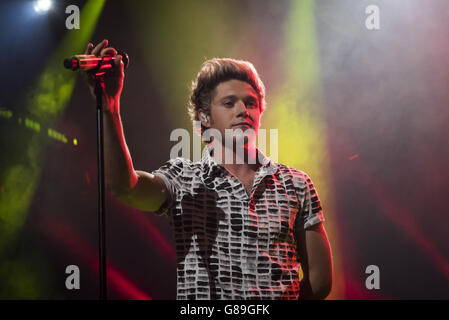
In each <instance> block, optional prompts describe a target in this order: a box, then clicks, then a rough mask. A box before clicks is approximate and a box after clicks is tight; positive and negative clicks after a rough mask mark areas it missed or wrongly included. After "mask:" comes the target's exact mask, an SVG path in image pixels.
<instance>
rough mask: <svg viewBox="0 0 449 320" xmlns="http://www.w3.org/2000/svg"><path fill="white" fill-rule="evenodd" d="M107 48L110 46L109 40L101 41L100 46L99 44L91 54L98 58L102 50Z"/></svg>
mask: <svg viewBox="0 0 449 320" xmlns="http://www.w3.org/2000/svg"><path fill="white" fill-rule="evenodd" d="M107 46H108V40H106V39H105V40H103V41H101V42H100V43H99V44H97V46H96V47H95V48H94V49H93V50H92V52H91V54H93V55H95V56H98V54H99V53H100V51H101V49H103V48H106V47H107Z"/></svg>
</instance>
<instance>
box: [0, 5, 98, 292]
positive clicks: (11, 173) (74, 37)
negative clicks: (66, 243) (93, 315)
mask: <svg viewBox="0 0 449 320" xmlns="http://www.w3.org/2000/svg"><path fill="white" fill-rule="evenodd" d="M104 3H105V0H90V1H88V2H87V3H86V5H85V6H84V7H83V9H82V11H81V15H80V21H82V25H81V28H80V29H79V30H68V31H67V35H66V36H65V37H64V39H63V41H62V43H61V44H60V45H59V47H58V49H57V50H56V51H55V53H54V54H53V55H52V56H51V57H50V59H49V60H48V63H47V67H46V68H45V70H44V72H43V73H42V75H41V76H40V77H39V79H38V81H37V84H36V85H35V87H34V89H32V91H31V92H30V93H29V95H28V99H27V112H28V113H29V114H31V115H32V116H33V118H36V119H37V121H39V122H40V123H41V124H44V125H45V126H48V127H53V124H55V123H56V121H57V120H58V118H59V117H60V116H61V115H62V113H63V111H64V110H65V107H66V105H67V103H68V101H69V99H70V96H71V94H72V91H73V88H74V86H75V81H76V74H75V73H71V72H68V71H67V70H65V69H64V68H63V66H62V61H63V60H64V58H66V57H68V56H71V55H72V54H73V53H76V52H82V51H84V47H85V46H86V44H87V43H88V41H89V39H90V37H91V36H92V34H93V31H94V29H95V25H96V23H97V21H98V18H99V16H100V13H101V11H102V8H103V5H104ZM46 143H47V139H45V138H44V137H43V136H42V135H33V136H31V137H30V138H29V139H28V140H26V141H25V142H24V145H22V146H21V150H23V151H22V153H21V154H20V155H19V159H16V158H10V159H8V158H7V157H5V156H3V157H5V158H4V159H3V160H4V161H5V162H6V163H7V164H6V165H5V167H4V168H5V170H4V172H3V174H2V176H1V183H0V184H1V185H2V186H3V187H4V190H5V192H2V193H1V194H0V221H1V224H0V257H2V256H4V255H5V251H6V250H7V249H8V247H9V246H12V245H13V243H14V242H15V240H16V238H17V236H18V231H19V230H20V229H21V227H22V226H23V223H24V221H25V219H26V216H27V213H28V209H29V207H30V204H31V201H32V199H33V195H34V192H35V190H36V188H37V186H38V183H39V180H40V174H41V166H42V163H43V160H44V157H45V154H44V153H43V150H45V145H46ZM0 276H1V275H0ZM23 276H24V277H25V276H26V275H23ZM0 282H2V279H0ZM18 290H19V291H20V288H18ZM17 294H18V295H20V292H18V293H17ZM24 294H25V292H24Z"/></svg>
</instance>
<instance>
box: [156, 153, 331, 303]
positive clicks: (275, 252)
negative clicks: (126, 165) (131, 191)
mask: <svg viewBox="0 0 449 320" xmlns="http://www.w3.org/2000/svg"><path fill="white" fill-rule="evenodd" d="M262 157H264V159H265V160H266V162H265V165H263V166H261V167H260V168H259V169H258V171H257V172H256V176H255V179H254V185H253V188H252V191H251V196H248V194H247V192H246V191H245V188H244V187H243V185H242V184H241V183H240V182H239V181H238V179H237V178H235V177H234V176H233V175H231V174H230V173H229V172H228V171H227V170H226V169H224V167H222V166H220V165H218V164H217V163H216V162H215V161H214V160H213V159H212V157H211V156H210V150H209V149H208V148H205V151H204V154H203V158H202V160H201V161H198V162H191V161H190V160H186V159H183V158H176V159H171V160H169V161H168V162H167V163H166V164H164V165H163V166H162V167H161V168H159V169H158V170H155V171H153V172H152V173H153V174H155V175H158V176H160V177H161V178H162V179H163V180H164V182H165V184H166V185H167V188H168V190H169V194H170V195H169V199H168V200H167V202H166V203H165V205H164V206H163V207H161V209H160V210H159V211H158V213H159V214H162V215H166V216H167V217H169V219H170V225H171V226H172V229H173V235H174V240H175V246H176V257H177V299H229V300H236V299H298V297H299V276H298V269H299V266H300V264H299V257H298V252H297V241H298V236H297V232H296V230H297V228H304V229H307V228H309V227H311V226H313V225H315V224H318V223H320V222H322V221H324V217H323V213H322V209H321V205H320V200H319V198H318V194H317V192H316V190H315V188H314V186H313V183H312V181H311V179H310V178H309V177H308V175H307V174H306V173H304V172H302V171H299V170H295V169H293V168H290V167H288V166H285V165H282V164H275V163H273V162H271V161H270V160H269V159H268V158H266V157H265V156H263V155H262Z"/></svg>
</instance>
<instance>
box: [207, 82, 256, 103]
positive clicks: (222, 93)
mask: <svg viewBox="0 0 449 320" xmlns="http://www.w3.org/2000/svg"><path fill="white" fill-rule="evenodd" d="M227 96H237V97H246V96H253V97H255V98H257V92H256V90H254V88H253V87H252V86H251V85H250V84H249V83H248V82H245V81H241V80H236V79H233V80H228V81H224V82H221V83H219V84H218V85H217V87H216V88H215V92H214V99H221V98H224V97H227Z"/></svg>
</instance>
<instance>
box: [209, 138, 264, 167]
mask: <svg viewBox="0 0 449 320" xmlns="http://www.w3.org/2000/svg"><path fill="white" fill-rule="evenodd" d="M211 146H212V150H213V151H212V158H213V159H214V160H215V162H217V163H218V164H221V165H222V166H223V167H225V168H226V169H228V170H230V171H232V172H247V171H256V170H257V168H259V166H260V163H259V159H258V156H257V149H256V147H255V145H254V144H246V145H244V146H243V147H240V148H239V149H237V148H236V146H235V145H234V146H233V147H232V148H228V147H226V146H224V145H222V144H218V145H214V144H213V145H211Z"/></svg>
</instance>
